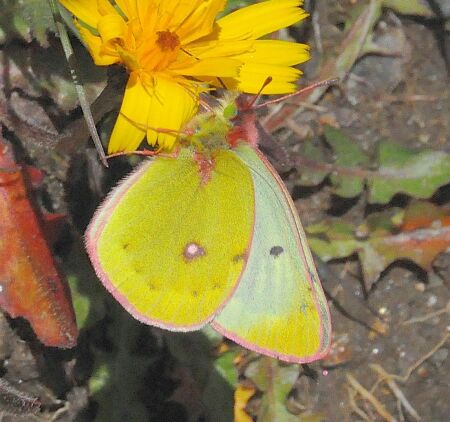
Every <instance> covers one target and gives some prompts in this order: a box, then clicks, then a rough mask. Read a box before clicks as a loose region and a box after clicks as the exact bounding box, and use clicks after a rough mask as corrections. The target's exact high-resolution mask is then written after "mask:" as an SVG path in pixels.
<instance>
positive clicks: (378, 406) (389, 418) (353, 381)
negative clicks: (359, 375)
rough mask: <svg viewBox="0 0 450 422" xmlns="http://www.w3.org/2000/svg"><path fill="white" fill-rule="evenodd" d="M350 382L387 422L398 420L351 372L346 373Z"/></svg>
mask: <svg viewBox="0 0 450 422" xmlns="http://www.w3.org/2000/svg"><path fill="white" fill-rule="evenodd" d="M346 377H347V380H348V382H349V383H350V385H351V386H352V387H353V388H354V389H355V390H356V391H357V392H358V393H359V394H360V395H361V396H362V397H363V398H365V399H366V400H367V401H368V402H369V403H370V404H372V406H373V407H374V408H375V410H376V411H377V413H378V414H379V415H380V416H381V417H382V418H383V419H384V420H385V421H387V422H397V419H395V418H394V416H392V415H391V414H390V413H389V412H388V411H387V410H386V408H385V407H384V406H383V404H382V403H381V402H380V401H379V400H378V399H377V398H376V397H375V396H374V395H373V394H371V393H370V392H369V391H367V390H366V389H365V388H364V387H363V386H362V385H361V384H360V383H359V382H358V381H357V380H356V379H355V378H354V377H353V376H352V375H351V374H347V375H346Z"/></svg>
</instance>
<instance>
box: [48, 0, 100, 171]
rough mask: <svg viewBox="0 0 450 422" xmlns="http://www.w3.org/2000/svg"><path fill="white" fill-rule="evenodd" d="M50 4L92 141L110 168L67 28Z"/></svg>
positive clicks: (54, 1)
mask: <svg viewBox="0 0 450 422" xmlns="http://www.w3.org/2000/svg"><path fill="white" fill-rule="evenodd" d="M48 2H49V4H50V9H51V11H52V14H53V19H54V20H55V25H56V28H57V30H58V33H59V37H60V39H61V44H62V46H63V49H64V54H65V55H66V59H67V63H68V65H69V70H70V76H71V77H72V80H73V83H74V84H75V89H76V91H77V95H78V99H79V101H80V105H81V109H82V110H83V115H84V118H85V119H86V123H87V125H88V128H89V132H90V134H91V136H92V140H93V141H94V144H95V148H96V149H97V152H98V154H99V156H100V160H101V162H102V163H103V165H104V166H105V167H108V163H107V161H106V156H105V152H104V151H103V146H102V142H101V141H100V137H99V136H98V133H97V129H96V127H95V121H94V118H93V117H92V113H91V108H90V106H89V102H88V100H87V97H86V91H85V90H84V87H83V84H82V83H81V82H80V80H79V78H78V74H77V71H76V69H77V67H78V63H77V60H76V57H75V54H74V52H73V48H72V44H71V43H70V39H69V35H68V34H67V30H66V27H65V25H64V23H63V22H62V18H61V14H60V13H59V7H58V5H57V3H56V0H48Z"/></svg>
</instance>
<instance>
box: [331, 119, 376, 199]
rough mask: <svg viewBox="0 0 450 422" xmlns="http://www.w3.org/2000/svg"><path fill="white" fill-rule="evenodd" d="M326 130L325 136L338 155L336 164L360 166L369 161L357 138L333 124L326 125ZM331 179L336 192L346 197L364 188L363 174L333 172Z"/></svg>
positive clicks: (354, 194)
mask: <svg viewBox="0 0 450 422" xmlns="http://www.w3.org/2000/svg"><path fill="white" fill-rule="evenodd" d="M324 131H325V132H324V134H325V138H326V140H327V142H328V144H330V146H331V147H332V148H333V151H334V153H335V156H336V159H335V165H337V166H340V167H350V168H359V167H360V166H361V165H365V164H367V163H368V158H367V156H366V155H365V153H364V151H363V150H362V149H361V148H360V147H359V145H358V144H357V143H356V141H355V140H353V139H351V138H349V137H348V136H346V135H345V134H344V133H343V132H342V131H341V130H339V129H336V128H334V127H332V126H325V128H324ZM330 180H331V182H332V184H333V186H334V188H335V193H336V194H337V195H339V196H342V197H344V198H353V197H355V196H357V195H359V194H360V193H361V192H362V190H363V188H364V179H363V178H362V177H361V176H359V177H358V176H352V175H344V174H339V173H333V174H332V175H331V176H330Z"/></svg>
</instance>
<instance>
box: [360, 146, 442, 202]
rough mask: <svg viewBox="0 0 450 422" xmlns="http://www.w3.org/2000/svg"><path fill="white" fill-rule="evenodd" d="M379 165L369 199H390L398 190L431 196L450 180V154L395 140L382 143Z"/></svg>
mask: <svg viewBox="0 0 450 422" xmlns="http://www.w3.org/2000/svg"><path fill="white" fill-rule="evenodd" d="M378 151H379V153H378V157H379V168H378V171H377V172H373V173H372V174H371V175H370V176H369V180H368V184H369V202H371V203H382V204H385V203H387V202H389V201H390V200H391V199H392V197H393V196H394V195H395V194H396V193H406V194H408V195H411V196H413V197H415V198H421V199H425V198H430V197H431V196H432V195H433V193H434V192H435V191H436V189H438V188H439V187H441V186H443V185H445V184H447V183H449V182H450V155H448V154H446V153H444V152H441V151H432V150H424V151H420V152H417V151H414V150H411V149H408V148H406V147H403V146H401V145H398V144H396V143H394V142H391V141H384V142H382V143H380V145H379V150H378Z"/></svg>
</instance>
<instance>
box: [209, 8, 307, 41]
mask: <svg viewBox="0 0 450 422" xmlns="http://www.w3.org/2000/svg"><path fill="white" fill-rule="evenodd" d="M302 4H303V1H302V0H268V1H264V2H262V3H257V4H253V5H251V6H247V7H244V8H242V9H239V10H237V11H236V12H233V13H230V14H229V15H227V16H225V17H223V18H221V19H219V20H218V21H217V26H218V31H219V32H218V34H217V36H218V38H219V39H231V40H232V39H256V38H260V37H262V36H263V35H266V34H270V33H271V32H274V31H278V30H279V29H281V28H285V27H287V26H289V25H292V24H294V23H296V22H298V21H300V20H301V19H304V18H306V17H307V16H308V14H307V13H306V12H305V11H304V10H303V9H301V8H300V7H299V6H300V5H302Z"/></svg>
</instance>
